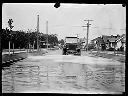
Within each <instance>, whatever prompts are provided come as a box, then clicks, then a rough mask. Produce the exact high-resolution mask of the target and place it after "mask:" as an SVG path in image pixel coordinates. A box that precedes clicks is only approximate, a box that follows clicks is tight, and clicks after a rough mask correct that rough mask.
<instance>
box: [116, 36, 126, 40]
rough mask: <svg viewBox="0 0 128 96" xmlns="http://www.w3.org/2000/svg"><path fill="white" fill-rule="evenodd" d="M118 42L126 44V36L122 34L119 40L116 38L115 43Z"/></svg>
mask: <svg viewBox="0 0 128 96" xmlns="http://www.w3.org/2000/svg"><path fill="white" fill-rule="evenodd" d="M118 41H121V42H126V34H122V35H121V36H120V38H118V39H117V40H116V42H118Z"/></svg>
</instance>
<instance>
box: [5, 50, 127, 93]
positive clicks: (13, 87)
mask: <svg viewBox="0 0 128 96" xmlns="http://www.w3.org/2000/svg"><path fill="white" fill-rule="evenodd" d="M61 54H62V50H56V51H52V50H49V51H48V53H46V54H45V55H42V56H32V55H29V56H28V58H26V59H24V60H22V61H20V62H17V63H15V64H13V65H11V66H10V67H6V68H4V70H2V92H3V93H8V92H12V93H21V92H22V93H25V92H31V93H32V92H34V93H35V92H39V93H40V92H41V93H53V92H55V93H76V94H80V93H82V94H83V93H84V94H88V93H91V94H93V93H94V94H95V93H107V94H109V93H110V94H116V93H117V94H118V93H119V94H120V93H121V92H124V91H125V90H124V86H125V84H124V74H125V73H124V71H123V70H124V66H123V65H124V64H123V63H120V62H118V61H114V60H109V59H105V58H101V57H97V58H96V57H90V56H88V54H86V52H82V56H74V55H61Z"/></svg>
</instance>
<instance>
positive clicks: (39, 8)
mask: <svg viewBox="0 0 128 96" xmlns="http://www.w3.org/2000/svg"><path fill="white" fill-rule="evenodd" d="M37 15H39V31H40V32H42V33H46V21H47V20H48V33H49V34H58V38H59V39H61V38H64V37H65V36H76V34H78V35H79V37H80V38H83V37H86V34H87V30H86V29H87V28H86V27H85V28H83V27H81V26H84V25H86V23H87V22H86V21H84V20H88V19H89V20H93V21H90V24H91V25H90V27H89V40H91V39H93V38H96V37H97V36H101V35H111V34H112V35H117V34H123V33H125V30H120V29H125V28H126V7H122V5H121V4H106V5H103V4H91V5H88V4H62V3H61V6H60V7H59V8H55V7H54V3H43V4H42V3H38V4H36V3H27V4H25V3H22V4H21V3H19V4H18V3H9V4H8V3H4V4H3V5H2V28H6V27H8V23H7V22H8V19H10V18H11V19H13V21H14V22H13V25H14V28H13V30H25V31H27V30H28V29H31V30H35V29H36V26H37ZM110 28H111V29H110Z"/></svg>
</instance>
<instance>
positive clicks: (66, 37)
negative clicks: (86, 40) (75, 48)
mask: <svg viewBox="0 0 128 96" xmlns="http://www.w3.org/2000/svg"><path fill="white" fill-rule="evenodd" d="M65 38H77V37H65Z"/></svg>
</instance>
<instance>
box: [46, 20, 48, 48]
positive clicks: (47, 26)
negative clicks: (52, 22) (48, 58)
mask: <svg viewBox="0 0 128 96" xmlns="http://www.w3.org/2000/svg"><path fill="white" fill-rule="evenodd" d="M46 34H47V41H46V42H47V49H48V21H46Z"/></svg>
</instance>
